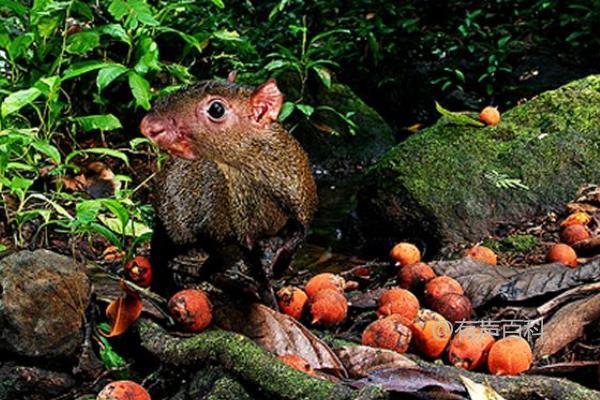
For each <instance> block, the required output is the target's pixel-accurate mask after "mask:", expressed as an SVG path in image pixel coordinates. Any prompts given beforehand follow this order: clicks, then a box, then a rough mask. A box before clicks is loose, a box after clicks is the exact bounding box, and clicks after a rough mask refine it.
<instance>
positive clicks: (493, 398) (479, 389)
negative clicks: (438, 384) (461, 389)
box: [460, 376, 504, 400]
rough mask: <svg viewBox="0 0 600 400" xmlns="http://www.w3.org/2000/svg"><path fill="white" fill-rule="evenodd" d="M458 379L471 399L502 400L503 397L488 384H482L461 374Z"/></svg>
mask: <svg viewBox="0 0 600 400" xmlns="http://www.w3.org/2000/svg"><path fill="white" fill-rule="evenodd" d="M460 379H461V380H462V381H463V384H464V385H465V387H466V388H467V392H469V397H471V400H504V397H502V396H500V395H499V394H498V393H496V391H495V390H494V389H493V388H492V387H491V386H490V385H488V384H485V385H482V384H481V383H477V382H474V381H472V380H471V379H469V378H467V377H466V376H461V377H460Z"/></svg>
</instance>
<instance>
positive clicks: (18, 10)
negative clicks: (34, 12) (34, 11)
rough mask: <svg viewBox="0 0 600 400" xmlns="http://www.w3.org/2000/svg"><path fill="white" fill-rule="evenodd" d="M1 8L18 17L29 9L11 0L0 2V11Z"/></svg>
mask: <svg viewBox="0 0 600 400" xmlns="http://www.w3.org/2000/svg"><path fill="white" fill-rule="evenodd" d="M3 8H6V9H9V10H10V11H12V12H14V13H15V14H17V15H18V16H20V17H22V16H23V15H25V14H26V13H27V12H28V11H29V8H28V7H25V6H24V5H22V4H21V2H19V1H13V0H2V1H1V2H0V9H3Z"/></svg>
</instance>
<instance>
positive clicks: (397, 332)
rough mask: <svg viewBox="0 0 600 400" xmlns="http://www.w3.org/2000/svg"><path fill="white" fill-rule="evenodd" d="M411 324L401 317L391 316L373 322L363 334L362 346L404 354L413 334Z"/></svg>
mask: <svg viewBox="0 0 600 400" xmlns="http://www.w3.org/2000/svg"><path fill="white" fill-rule="evenodd" d="M408 324H409V322H408V321H406V320H405V319H404V318H403V317H402V316H400V315H390V316H389V317H385V318H382V319H378V320H377V321H374V322H372V323H371V324H370V325H369V326H367V328H366V329H365V330H364V332H363V334H362V340H361V342H362V344H363V345H365V346H371V347H378V348H381V349H388V350H393V351H395V352H398V353H404V352H406V350H408V346H409V345H410V341H411V338H412V332H411V330H410V328H409V327H408Z"/></svg>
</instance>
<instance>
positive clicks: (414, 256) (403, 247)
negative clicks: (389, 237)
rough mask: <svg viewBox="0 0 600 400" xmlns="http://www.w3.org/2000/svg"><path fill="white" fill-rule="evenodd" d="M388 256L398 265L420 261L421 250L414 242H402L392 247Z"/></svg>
mask: <svg viewBox="0 0 600 400" xmlns="http://www.w3.org/2000/svg"><path fill="white" fill-rule="evenodd" d="M390 257H391V258H392V260H394V261H396V262H398V263H400V265H402V266H405V265H409V264H415V263H418V262H420V261H421V251H419V249H418V247H417V246H415V245H414V244H411V243H405V242H402V243H398V244H397V245H395V246H394V247H393V248H392V251H391V252H390Z"/></svg>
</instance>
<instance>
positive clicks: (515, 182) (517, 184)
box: [484, 170, 530, 190]
mask: <svg viewBox="0 0 600 400" xmlns="http://www.w3.org/2000/svg"><path fill="white" fill-rule="evenodd" d="M484 176H485V178H486V179H488V180H489V181H490V182H491V183H492V184H493V185H494V186H495V187H497V188H498V189H521V190H530V189H529V186H527V185H525V184H524V183H523V181H522V180H521V179H516V178H511V177H510V176H508V175H506V174H503V173H500V172H498V171H495V170H491V171H489V172H486V173H484Z"/></svg>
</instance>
